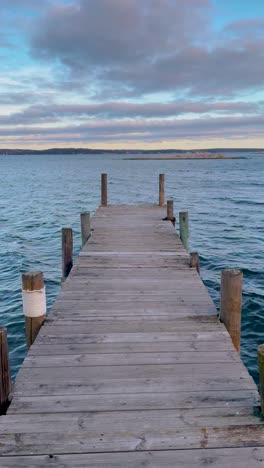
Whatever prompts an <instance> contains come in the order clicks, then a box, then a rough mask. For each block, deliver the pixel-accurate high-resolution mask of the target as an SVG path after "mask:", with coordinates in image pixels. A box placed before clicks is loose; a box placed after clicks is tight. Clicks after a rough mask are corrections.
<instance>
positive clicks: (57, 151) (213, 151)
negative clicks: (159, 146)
mask: <svg viewBox="0 0 264 468" xmlns="http://www.w3.org/2000/svg"><path fill="white" fill-rule="evenodd" d="M226 152H230V153H255V154H259V155H264V150H261V149H257V148H210V149H199V150H198V149H196V150H195V149H191V150H180V149H176V148H175V149H166V150H155V149H154V150H140V149H134V150H132V149H130V150H129V149H122V150H120V149H111V150H110V149H108V150H103V149H100V148H98V149H91V148H67V147H66V148H49V149H41V150H32V149H19V148H15V149H10V148H2V149H0V156H14V155H26V156H27V155H36V156H37V155H52V156H55V155H62V156H65V155H75V154H76V155H80V154H83V155H91V156H95V155H98V154H99V155H100V154H101V155H107V154H109V155H121V156H132V155H135V156H136V155H149V156H150V158H154V156H153V155H158V156H157V158H163V157H164V159H165V158H168V159H171V158H172V159H173V158H174V157H175V156H176V155H177V158H175V159H178V158H179V156H181V159H199V158H196V155H197V154H199V155H201V154H204V155H205V156H203V157H200V159H212V158H214V159H221V158H220V157H218V155H219V154H221V157H223V159H227V158H228V159H233V157H232V156H224V155H223V153H226ZM187 155H188V157H187ZM136 157H139V156H136ZM142 157H144V156H141V157H140V159H141V158H142ZM150 158H149V159H150Z"/></svg>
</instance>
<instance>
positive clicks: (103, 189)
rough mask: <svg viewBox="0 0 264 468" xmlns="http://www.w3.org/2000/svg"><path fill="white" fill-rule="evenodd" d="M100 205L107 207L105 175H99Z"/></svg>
mask: <svg viewBox="0 0 264 468" xmlns="http://www.w3.org/2000/svg"><path fill="white" fill-rule="evenodd" d="M101 205H102V206H107V174H101Z"/></svg>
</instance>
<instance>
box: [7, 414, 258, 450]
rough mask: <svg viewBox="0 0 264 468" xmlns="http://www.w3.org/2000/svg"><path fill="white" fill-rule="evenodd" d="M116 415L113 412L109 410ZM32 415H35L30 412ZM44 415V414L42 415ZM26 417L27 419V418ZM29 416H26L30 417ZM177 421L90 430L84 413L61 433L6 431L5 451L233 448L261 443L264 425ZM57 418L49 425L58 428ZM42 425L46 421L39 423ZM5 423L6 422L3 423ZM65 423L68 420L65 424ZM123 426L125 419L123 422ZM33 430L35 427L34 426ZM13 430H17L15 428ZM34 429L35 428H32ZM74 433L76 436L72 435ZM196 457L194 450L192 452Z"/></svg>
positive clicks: (159, 421)
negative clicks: (201, 424) (76, 426)
mask: <svg viewBox="0 0 264 468" xmlns="http://www.w3.org/2000/svg"><path fill="white" fill-rule="evenodd" d="M109 414H111V415H112V414H113V413H108V415H109ZM31 417H32V415H31ZM42 417H43V415H42ZM24 419H25V418H24ZM28 419H29V418H26V420H28ZM174 422H175V424H174V425H171V426H172V427H170V425H169V427H168V424H166V425H165V424H164V426H162V424H161V419H160V418H157V419H156V420H155V421H151V423H150V424H149V425H148V424H147V423H146V422H145V423H144V426H141V427H143V428H144V429H143V430H142V429H141V431H139V426H138V424H136V427H135V429H134V430H133V429H130V427H129V424H128V423H127V422H126V428H125V429H123V430H122V429H120V430H119V431H118V428H117V427H116V426H115V424H113V422H112V423H111V424H110V425H111V429H110V430H109V432H108V431H107V430H105V424H106V422H105V424H104V425H102V426H100V427H99V428H98V430H94V429H93V428H91V426H90V425H89V429H83V428H82V425H83V416H82V417H80V418H79V424H80V426H81V430H79V431H78V432H77V431H75V429H73V430H70V429H68V430H67V429H66V428H64V430H62V431H60V432H58V431H57V430H56V429H53V432H47V430H45V432H43V433H38V432H37V433H36V431H34V432H29V433H26V432H23V433H21V432H15V433H13V434H8V433H7V432H5V434H3V435H2V436H1V443H2V446H3V449H2V454H3V455H8V454H10V453H12V454H17V455H28V454H33V455H38V454H39V453H43V454H50V453H51V448H52V453H53V454H61V453H64V454H66V453H87V452H89V453H96V452H101V453H102V452H106V453H108V452H127V451H142V450H144V451H145V450H150V451H151V450H178V449H187V448H188V449H200V448H208V449H210V448H219V447H225V448H231V447H252V446H262V444H263V436H264V428H263V426H261V425H257V424H255V425H253V424H252V425H250V424H244V425H230V426H229V425H228V421H227V425H225V426H220V427H211V426H208V427H206V428H205V427H199V428H195V427H193V428H188V429H184V428H183V427H181V425H177V423H178V422H179V420H178V419H176V418H175V419H174ZM55 423H56V424H57V422H56V420H55V418H54V423H52V424H51V425H50V428H55V427H56V424H55ZM40 425H41V426H43V420H42V421H41V423H40ZM3 426H4V424H3ZM64 426H65V423H64ZM122 426H123V427H124V421H122ZM34 429H36V428H35V427H34ZM13 430H14V429H13ZM31 431H33V428H32V429H31ZM72 434H73V437H72V436H71V435H72ZM193 457H195V451H194V453H193Z"/></svg>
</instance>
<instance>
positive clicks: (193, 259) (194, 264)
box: [190, 252, 200, 275]
mask: <svg viewBox="0 0 264 468" xmlns="http://www.w3.org/2000/svg"><path fill="white" fill-rule="evenodd" d="M190 268H195V269H196V271H197V273H198V274H199V275H200V260H199V254H198V252H191V253H190Z"/></svg>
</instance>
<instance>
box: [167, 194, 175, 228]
mask: <svg viewBox="0 0 264 468" xmlns="http://www.w3.org/2000/svg"><path fill="white" fill-rule="evenodd" d="M167 220H168V221H171V222H172V223H173V221H174V220H175V218H174V208H173V200H167Z"/></svg>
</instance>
